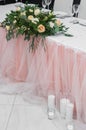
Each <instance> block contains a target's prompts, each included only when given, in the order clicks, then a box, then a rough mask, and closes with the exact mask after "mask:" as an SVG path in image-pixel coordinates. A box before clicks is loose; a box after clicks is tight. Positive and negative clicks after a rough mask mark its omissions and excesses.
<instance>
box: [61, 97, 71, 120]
mask: <svg viewBox="0 0 86 130" xmlns="http://www.w3.org/2000/svg"><path fill="white" fill-rule="evenodd" d="M69 102H70V101H69V99H66V98H62V99H61V100H60V113H61V117H62V118H65V116H66V106H67V104H68V103H69Z"/></svg>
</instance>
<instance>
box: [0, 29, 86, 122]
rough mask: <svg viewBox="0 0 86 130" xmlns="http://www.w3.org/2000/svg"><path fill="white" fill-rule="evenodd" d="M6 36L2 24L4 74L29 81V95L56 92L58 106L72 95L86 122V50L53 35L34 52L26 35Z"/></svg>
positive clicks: (1, 67)
mask: <svg viewBox="0 0 86 130" xmlns="http://www.w3.org/2000/svg"><path fill="white" fill-rule="evenodd" d="M5 37H6V33H5V30H4V29H2V28H0V75H1V78H3V79H6V80H7V82H9V83H13V82H14V83H18V82H22V83H27V84H28V85H27V87H26V88H24V86H23V90H22V91H24V90H26V91H27V95H29V94H30V93H31V95H32V94H34V95H36V96H38V97H44V98H46V97H47V95H48V94H49V93H53V94H55V96H56V105H57V106H58V104H59V103H58V102H59V99H60V98H61V97H65V96H66V97H68V98H69V99H70V100H72V101H73V103H74V104H75V111H76V112H75V113H76V116H77V119H78V120H82V121H84V122H86V54H85V53H83V52H80V51H77V52H75V51H74V50H73V49H72V48H67V47H65V46H64V45H62V44H58V42H57V43H56V41H53V40H51V39H49V38H46V40H45V43H46V45H47V47H46V50H44V48H43V46H41V45H39V47H38V49H37V51H36V52H35V53H32V52H31V51H29V48H28V47H29V44H28V41H24V40H23V37H22V36H20V37H18V38H17V39H12V40H10V41H8V42H7V40H6V38H5ZM5 87H6V86H5ZM12 87H14V86H11V87H10V88H11V90H12ZM13 89H14V88H13ZM20 89H22V87H20V88H19V89H16V90H17V91H21V90H20ZM28 98H29V96H28Z"/></svg>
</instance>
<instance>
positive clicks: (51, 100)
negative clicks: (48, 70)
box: [47, 95, 55, 120]
mask: <svg viewBox="0 0 86 130" xmlns="http://www.w3.org/2000/svg"><path fill="white" fill-rule="evenodd" d="M47 113H48V119H51V120H52V119H54V118H55V96H54V95H49V96H48V108H47Z"/></svg>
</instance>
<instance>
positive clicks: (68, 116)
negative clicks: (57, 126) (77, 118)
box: [66, 103, 74, 120]
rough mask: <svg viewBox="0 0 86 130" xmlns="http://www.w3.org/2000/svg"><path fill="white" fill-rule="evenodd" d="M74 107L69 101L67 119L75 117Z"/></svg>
mask: <svg viewBox="0 0 86 130" xmlns="http://www.w3.org/2000/svg"><path fill="white" fill-rule="evenodd" d="M73 109H74V104H72V103H68V104H67V107H66V119H67V120H72V119H73Z"/></svg>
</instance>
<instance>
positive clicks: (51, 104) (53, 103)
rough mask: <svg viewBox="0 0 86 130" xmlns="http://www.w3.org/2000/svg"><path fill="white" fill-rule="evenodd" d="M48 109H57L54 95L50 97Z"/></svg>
mask: <svg viewBox="0 0 86 130" xmlns="http://www.w3.org/2000/svg"><path fill="white" fill-rule="evenodd" d="M48 107H52V108H55V96H54V95H49V96H48Z"/></svg>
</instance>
